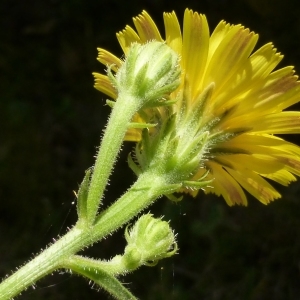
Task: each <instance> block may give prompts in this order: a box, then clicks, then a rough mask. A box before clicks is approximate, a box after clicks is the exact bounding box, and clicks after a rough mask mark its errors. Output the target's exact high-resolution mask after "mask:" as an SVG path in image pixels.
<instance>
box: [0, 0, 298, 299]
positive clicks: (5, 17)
mask: <svg viewBox="0 0 300 300" xmlns="http://www.w3.org/2000/svg"><path fill="white" fill-rule="evenodd" d="M298 3H299V1H298V0H290V1H283V0H282V1H279V0H273V1H272V0H264V1H261V0H198V1H191V0H185V1H166V0H165V1H159V0H151V1H150V0H146V1H138V0H133V1H116V0H114V1H112V0H109V1H108V0H104V1H103V0H102V1H101V0H97V1H96V0H92V1H84V0H74V1H59V0H53V1H38V0H27V1H21V0H19V1H13V0H2V1H1V4H0V22H1V23H0V38H1V39H0V85H1V89H0V93H1V94H0V122H1V123H0V277H4V276H5V275H7V274H10V270H15V269H16V267H18V266H20V265H22V264H24V262H26V261H28V260H29V259H30V258H32V257H33V256H34V255H35V254H36V253H38V252H39V251H40V250H41V249H42V248H45V246H46V245H47V244H49V243H50V242H51V241H52V238H56V237H57V236H58V235H59V234H64V233H65V232H66V230H67V226H72V225H73V224H74V223H75V222H76V210H75V205H74V204H73V202H74V200H75V198H74V194H73V192H72V191H73V190H77V188H78V184H79V183H80V182H81V180H82V177H83V175H84V171H85V170H86V169H87V168H88V167H90V166H91V165H92V164H93V162H94V158H93V156H94V155H95V152H96V148H97V146H98V145H99V141H100V136H101V135H102V130H103V128H104V126H105V123H106V120H107V117H108V114H109V112H110V109H109V108H108V107H107V106H104V104H105V99H106V97H105V95H102V94H100V93H99V92H98V91H96V90H95V89H94V88H93V78H92V75H91V73H92V72H93V71H98V72H102V71H103V67H102V66H101V65H100V64H99V63H98V62H97V61H96V56H97V51H96V48H97V47H102V48H105V49H107V50H109V51H111V52H113V53H115V54H116V55H117V56H121V55H122V52H121V48H120V47H119V45H118V42H117V40H116V38H115V33H116V32H117V31H119V30H121V29H123V28H124V26H125V25H126V24H130V25H132V24H133V23H132V20H131V18H132V17H133V16H136V15H137V14H139V13H140V12H141V11H142V10H143V9H146V10H147V11H148V13H150V15H151V16H152V17H153V19H154V20H155V21H156V23H157V25H158V26H159V28H160V30H161V32H162V34H163V33H164V31H163V19H162V13H163V12H164V11H172V10H175V11H176V13H177V16H178V18H179V20H180V21H181V22H182V17H183V12H184V9H185V8H186V7H189V8H191V9H193V10H195V11H198V12H201V13H205V14H206V15H207V17H208V21H209V24H210V28H211V31H212V30H213V28H214V27H215V26H216V25H217V23H218V22H219V21H220V20H221V19H225V20H226V21H228V22H230V23H234V24H237V23H242V24H243V25H245V26H246V27H249V28H250V29H252V30H254V31H255V32H257V33H259V34H260V40H259V43H258V46H261V45H263V44H264V43H266V42H269V41H273V42H274V43H275V46H276V47H277V49H278V50H279V51H280V52H282V53H283V54H285V58H284V60H283V63H281V64H280V66H281V67H283V66H285V65H294V66H295V68H296V70H300V42H299V41H300V19H299V15H300V5H299V4H298ZM298 108H299V106H298ZM288 139H289V140H291V141H293V142H295V143H297V137H296V136H288ZM298 141H299V137H298ZM132 146H133V145H132V144H126V145H125V146H124V147H123V151H122V153H121V155H120V162H119V163H118V164H117V166H116V169H115V172H114V174H113V176H112V178H111V185H110V186H109V190H108V192H107V199H106V205H108V204H109V202H110V201H113V200H114V199H116V198H117V197H118V196H119V195H120V194H122V192H123V191H125V190H126V188H127V187H128V186H129V185H130V184H131V183H132V182H133V180H134V176H133V175H132V172H131V171H130V170H129V168H128V167H127V164H126V162H125V159H126V156H127V154H128V152H129V151H130V150H131V148H132ZM299 189H300V185H299V182H298V183H294V184H292V185H291V186H290V187H288V188H281V187H280V188H279V190H280V191H281V192H282V193H283V199H282V200H278V201H276V202H274V203H272V204H270V205H269V206H264V205H262V204H260V203H259V202H258V201H256V200H254V199H252V198H251V197H249V205H248V207H247V208H244V207H233V208H230V207H228V206H227V205H226V204H225V201H224V200H223V199H221V198H218V197H213V196H209V197H207V196H204V195H203V193H200V194H199V196H198V197H197V198H196V199H192V198H189V197H186V198H185V199H184V200H183V201H182V202H181V203H179V204H174V203H171V202H170V201H168V200H166V199H160V200H159V201H158V202H157V203H156V204H155V205H154V206H152V208H151V211H153V213H154V214H155V216H156V217H159V216H162V215H164V216H165V219H166V220H171V221H170V224H171V226H172V227H173V228H174V229H175V231H176V233H178V243H179V248H180V251H179V255H176V256H175V257H173V258H170V259H166V260H164V261H162V262H160V263H159V264H158V265H157V266H156V267H153V268H149V267H143V268H141V269H139V270H138V271H136V272H135V273H133V274H129V275H127V276H126V277H124V279H123V280H124V282H125V283H126V284H127V285H126V286H128V287H129V288H130V289H131V291H132V292H133V293H134V294H135V295H136V296H138V297H139V298H140V299H174V300H175V299H207V300H219V299H222V300H223V299H225V300H226V299H251V300H254V299H255V300H259V299H273V300H276V299H300V251H299V250H300V230H299V227H300V216H299V212H300V200H299V199H298V195H299ZM122 235H123V230H121V231H120V233H119V235H118V234H115V235H114V236H112V237H109V238H107V239H106V240H104V241H102V242H101V243H99V244H97V245H94V246H93V247H92V248H91V249H89V250H88V251H85V253H86V254H88V255H90V256H93V257H97V258H106V259H108V258H110V257H112V256H113V255H115V254H117V253H121V252H122V250H123V248H124V245H125V242H124V239H123V237H122ZM108 298H109V296H108V295H107V294H106V293H103V291H99V292H98V291H97V290H96V289H95V288H92V287H91V286H89V284H88V282H87V280H85V279H83V278H80V277H77V276H70V275H69V274H63V272H61V273H54V274H53V276H48V277H47V278H45V279H43V280H41V281H39V282H38V283H37V285H36V286H35V289H33V288H29V289H28V291H26V292H24V293H23V295H22V296H21V297H20V298H19V299H58V300H59V299H61V300H63V299H108Z"/></svg>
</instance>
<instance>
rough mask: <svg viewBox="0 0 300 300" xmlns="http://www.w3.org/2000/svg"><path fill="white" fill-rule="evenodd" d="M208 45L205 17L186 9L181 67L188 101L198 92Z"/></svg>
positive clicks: (207, 29)
mask: <svg viewBox="0 0 300 300" xmlns="http://www.w3.org/2000/svg"><path fill="white" fill-rule="evenodd" d="M208 46H209V28H208V24H207V20H206V17H205V16H204V15H199V14H198V13H193V11H191V10H188V9H186V10H185V13H184V21H183V48H182V68H183V70H184V72H185V81H186V83H187V88H188V89H189V91H187V93H188V94H189V97H190V99H191V100H190V101H193V99H194V97H195V95H196V94H197V93H198V91H197V90H198V89H199V84H200V83H201V81H202V79H203V72H204V70H205V66H206V60H207V54H208Z"/></svg>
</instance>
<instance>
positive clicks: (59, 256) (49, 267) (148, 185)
mask: <svg viewBox="0 0 300 300" xmlns="http://www.w3.org/2000/svg"><path fill="white" fill-rule="evenodd" d="M164 179H165V178H164V177H161V176H158V175H154V174H153V173H151V172H146V173H144V174H142V175H141V176H140V177H139V178H138V180H137V181H136V183H135V184H134V185H133V186H132V187H131V188H130V189H129V190H128V192H127V193H125V194H124V195H123V196H122V197H121V198H120V199H119V200H118V201H116V202H115V203H114V204H112V205H111V206H110V207H109V208H108V209H106V210H105V211H104V212H103V213H101V214H100V215H99V216H98V217H97V222H96V224H95V225H94V226H93V227H89V226H84V227H83V226H81V225H79V223H78V224H76V225H75V226H74V227H73V229H71V230H70V231H69V232H68V233H67V234H66V235H65V236H63V237H62V238H61V239H59V240H58V241H56V242H55V243H54V244H53V245H51V246H49V247H48V248H47V249H46V250H45V251H43V252H42V253H41V254H40V255H38V256H37V257H36V258H34V259H33V260H32V261H30V262H29V263H28V264H26V265H25V266H23V267H22V268H20V269H19V270H18V271H17V272H16V273H14V274H13V275H12V276H10V277H8V278H7V279H5V280H4V281H3V282H2V283H1V284H0V299H1V300H7V299H11V298H13V297H14V296H16V295H18V294H19V293H20V292H22V291H23V290H26V289H27V288H28V287H29V286H30V285H33V284H34V283H35V282H36V281H37V280H39V279H40V278H42V277H44V276H46V275H47V274H50V273H52V272H53V271H54V270H57V269H59V268H63V267H64V262H65V261H67V260H68V258H69V257H70V256H71V255H74V254H75V253H77V252H78V251H79V250H82V249H84V248H86V247H88V246H90V245H92V244H93V243H95V242H97V241H99V240H101V239H102V238H103V237H104V236H106V235H108V234H109V233H112V232H113V231H115V230H117V229H118V228H120V227H121V226H122V225H124V224H125V223H127V222H128V221H129V220H130V219H132V218H133V217H134V216H135V215H137V214H138V213H139V212H141V211H142V210H143V209H145V208H146V207H147V206H149V205H150V204H151V203H152V202H153V201H154V200H156V199H157V198H158V197H159V196H160V195H161V194H163V193H164V191H165V188H166V183H165V180H164ZM168 191H170V189H169V188H168ZM80 224H81V223H80Z"/></svg>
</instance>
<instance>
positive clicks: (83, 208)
mask: <svg viewBox="0 0 300 300" xmlns="http://www.w3.org/2000/svg"><path fill="white" fill-rule="evenodd" d="M91 173H92V169H91V168H90V169H88V170H87V171H86V172H85V176H84V178H83V181H82V183H81V185H80V187H79V190H78V194H77V214H78V219H79V220H86V219H87V205H86V203H87V197H88V192H89V186H90V176H91Z"/></svg>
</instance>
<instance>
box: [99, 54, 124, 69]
mask: <svg viewBox="0 0 300 300" xmlns="http://www.w3.org/2000/svg"><path fill="white" fill-rule="evenodd" d="M97 50H98V52H99V53H98V57H97V60H98V61H99V62H100V63H102V64H104V65H105V66H108V67H111V69H112V70H114V71H115V72H116V71H117V70H118V68H120V67H121V65H122V61H121V60H120V59H119V58H118V57H116V56H115V55H113V54H112V53H110V52H108V51H106V50H104V49H101V48H97Z"/></svg>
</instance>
